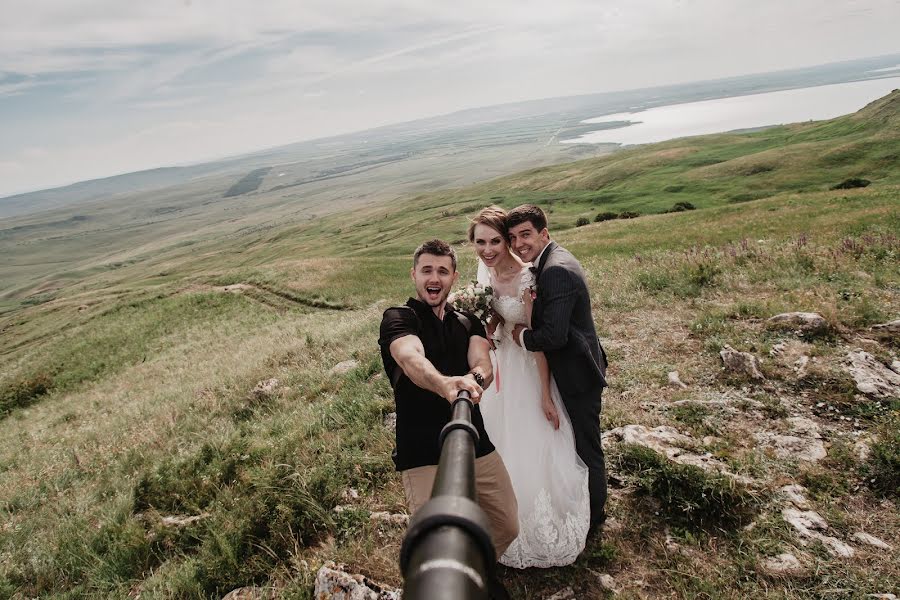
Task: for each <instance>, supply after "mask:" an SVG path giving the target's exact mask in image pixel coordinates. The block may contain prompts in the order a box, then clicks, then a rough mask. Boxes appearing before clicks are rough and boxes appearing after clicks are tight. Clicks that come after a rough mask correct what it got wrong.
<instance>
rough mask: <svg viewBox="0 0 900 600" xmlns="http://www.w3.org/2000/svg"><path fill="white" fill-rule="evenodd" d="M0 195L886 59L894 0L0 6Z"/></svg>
mask: <svg viewBox="0 0 900 600" xmlns="http://www.w3.org/2000/svg"><path fill="white" fill-rule="evenodd" d="M0 14H2V15H3V18H2V19H0V197H2V196H6V195H10V194H14V193H19V192H24V191H31V190H36V189H44V188H48V187H53V186H58V185H63V184H67V183H72V182H75V181H82V180H86V179H92V178H97V177H104V176H108V175H114V174H118V173H125V172H131V171H136V170H141V169H147V168H154V167H159V166H169V165H176V164H186V163H191V162H200V161H203V160H209V159H215V158H221V157H224V156H230V155H236V154H241V153H244V152H250V151H254V150H258V149H262V148H267V147H272V146H277V145H281V144H288V143H292V142H297V141H301V140H305V139H312V138H317V137H324V136H329V135H335V134H339V133H347V132H351V131H358V130H362V129H368V128H371V127H377V126H380V125H385V124H389V123H396V122H401V121H409V120H412V119H417V118H421V117H426V116H432V115H438V114H444V113H448V112H453V111H456V110H461V109H465V108H474V107H479V106H488V105H493V104H500V103H506V102H515V101H520V100H529V99H537V98H549V97H557V96H569V95H576V94H587V93H598V92H607V91H614V90H622V89H633V88H640V87H650V86H655V85H663V84H671V83H679V82H687V81H696V80H704V79H713V78H718V77H728V76H734V75H743V74H749V73H760V72H767V71H775V70H782V69H789V68H794V67H801V66H811V65H817V64H823V63H828V62H836V61H841V60H850V59H854V58H863V57H869V56H879V55H886V54H892V53H896V52H898V51H900V42H898V41H897V40H898V38H897V33H896V27H897V23H900V0H841V1H839V2H831V1H823V0H552V1H540V2H538V1H530V0H493V1H491V2H484V1H483V0H477V1H476V0H454V1H452V2H447V1H439V2H426V1H425V0H365V1H363V0H358V1H353V2H351V1H348V0H302V1H298V0H269V1H266V0H255V1H249V0H247V1H244V0H154V1H153V2H127V1H122V0H57V1H50V0H0Z"/></svg>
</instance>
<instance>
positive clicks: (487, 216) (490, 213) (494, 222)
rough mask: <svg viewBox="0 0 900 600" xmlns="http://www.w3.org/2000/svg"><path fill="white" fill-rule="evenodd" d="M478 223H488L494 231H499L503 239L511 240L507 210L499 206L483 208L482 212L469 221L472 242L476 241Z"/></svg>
mask: <svg viewBox="0 0 900 600" xmlns="http://www.w3.org/2000/svg"><path fill="white" fill-rule="evenodd" d="M477 225H487V226H488V227H490V228H491V229H493V230H494V231H497V232H499V233H500V235H502V236H503V239H505V240H507V241H509V229H508V228H507V227H506V211H505V210H503V209H502V208H500V207H499V206H496V205H495V206H488V207H487V208H482V209H481V212H479V213H478V214H477V215H475V218H474V219H472V222H471V223H469V241H470V242H474V241H475V227H476V226H477Z"/></svg>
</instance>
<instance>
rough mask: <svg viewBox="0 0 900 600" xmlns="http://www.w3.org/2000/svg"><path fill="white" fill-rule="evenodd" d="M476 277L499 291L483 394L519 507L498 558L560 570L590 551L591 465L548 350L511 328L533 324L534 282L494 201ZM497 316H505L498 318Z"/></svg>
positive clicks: (478, 242) (478, 239) (479, 235)
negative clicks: (517, 339)
mask: <svg viewBox="0 0 900 600" xmlns="http://www.w3.org/2000/svg"><path fill="white" fill-rule="evenodd" d="M469 241H471V242H472V245H473V246H474V248H475V253H476V254H477V255H478V259H479V261H478V262H479V265H478V281H479V283H482V284H484V285H490V286H491V287H492V288H493V294H494V300H493V309H494V313H495V317H493V318H492V321H491V322H490V323H489V324H488V330H489V332H491V333H492V337H493V339H494V340H495V341H496V350H495V352H494V353H493V354H494V355H493V359H494V363H495V364H494V384H493V385H491V386H490V387H489V388H488V389H486V390H485V391H484V394H483V396H482V399H481V414H482V416H483V418H484V426H485V430H486V431H487V432H488V435H489V436H490V438H491V441H492V442H493V443H494V445H495V446H496V447H497V450H498V451H499V452H500V456H502V457H503V462H504V463H506V468H507V470H508V471H509V476H510V479H511V480H512V484H513V489H514V490H515V492H516V499H517V500H518V504H519V537H518V538H516V540H515V541H514V542H513V543H512V545H511V546H510V547H509V549H507V551H506V552H505V553H504V554H503V556H502V557H501V558H500V562H501V563H502V564H504V565H506V566H508V567H515V568H519V569H522V568H525V567H557V566H562V565H567V564H570V563H572V562H574V561H575V559H576V558H577V557H578V554H579V553H581V551H582V550H584V545H585V538H586V537H587V531H588V521H589V519H590V507H589V504H588V502H589V496H588V469H587V467H586V466H585V464H584V462H582V460H581V459H580V458H579V457H578V454H577V453H576V452H575V439H574V436H573V433H572V424H571V422H570V421H569V416H568V414H567V413H566V409H565V407H564V405H563V403H562V399H561V398H560V395H559V390H558V389H557V388H556V383H555V382H554V381H553V378H552V376H551V375H550V368H549V367H548V365H547V359H546V358H545V357H544V355H543V353H540V352H529V351H527V350H525V349H523V348H521V347H519V346H518V345H516V344H515V343H514V342H513V340H512V338H511V337H510V333H511V332H512V330H513V327H514V326H515V325H516V324H517V323H524V324H530V321H531V305H532V299H533V293H534V290H535V279H534V275H533V274H532V272H531V270H530V269H529V267H530V266H531V265H530V264H524V263H522V261H521V260H520V259H519V257H517V256H516V255H515V254H513V253H512V252H510V250H509V246H508V244H507V229H506V211H504V210H503V209H502V208H499V207H496V206H491V207H488V208H485V209H484V210H482V211H481V212H480V213H479V214H478V216H476V217H475V218H474V219H473V220H472V223H471V225H470V226H469ZM498 316H499V318H498Z"/></svg>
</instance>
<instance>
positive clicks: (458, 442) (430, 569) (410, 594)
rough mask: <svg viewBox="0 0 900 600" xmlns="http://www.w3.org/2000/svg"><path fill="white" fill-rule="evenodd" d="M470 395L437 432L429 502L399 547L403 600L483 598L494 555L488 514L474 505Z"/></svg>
mask: <svg viewBox="0 0 900 600" xmlns="http://www.w3.org/2000/svg"><path fill="white" fill-rule="evenodd" d="M472 408H473V406H472V402H471V400H469V393H468V392H466V391H460V392H459V395H458V396H457V397H456V400H455V401H454V402H453V419H452V420H451V421H450V422H449V423H447V425H445V426H444V429H443V430H441V438H440V443H441V460H440V463H439V464H438V469H437V475H436V477H435V480H434V488H433V489H432V490H431V500H429V501H428V502H427V503H425V505H424V506H422V508H420V509H419V510H418V511H416V514H414V515H413V516H412V519H410V522H409V529H408V530H407V532H406V537H405V538H404V539H403V546H402V547H401V549H400V570H401V572H402V573H403V579H404V581H405V583H404V585H403V598H404V600H426V599H427V600H462V599H466V600H468V599H473V600H474V599H477V600H487V597H488V593H487V580H488V576H489V574H490V573H491V572H492V570H493V568H494V562H495V560H496V557H495V555H494V545H493V544H492V543H491V537H490V533H489V531H490V529H489V528H488V520H487V516H486V515H485V514H484V511H482V510H481V507H480V506H478V504H476V502H475V444H476V443H477V442H478V431H476V429H475V426H474V425H472Z"/></svg>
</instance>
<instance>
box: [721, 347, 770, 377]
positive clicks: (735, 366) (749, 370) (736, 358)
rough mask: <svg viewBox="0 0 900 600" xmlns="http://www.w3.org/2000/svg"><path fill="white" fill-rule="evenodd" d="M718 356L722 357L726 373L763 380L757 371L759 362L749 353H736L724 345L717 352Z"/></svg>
mask: <svg viewBox="0 0 900 600" xmlns="http://www.w3.org/2000/svg"><path fill="white" fill-rule="evenodd" d="M719 356H721V357H722V363H723V364H724V365H725V370H726V371H730V372H732V373H738V374H741V375H746V376H747V377H749V378H750V379H757V380H763V379H765V377H763V374H762V373H761V372H760V370H759V361H758V360H757V359H756V357H755V356H753V355H752V354H750V353H749V352H738V351H737V350H735V349H734V348H732V347H731V346H728V345H726V346H725V347H724V348H722V350H721V351H720V352H719Z"/></svg>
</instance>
